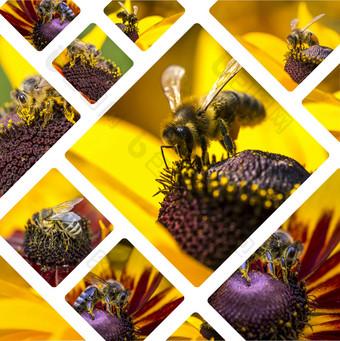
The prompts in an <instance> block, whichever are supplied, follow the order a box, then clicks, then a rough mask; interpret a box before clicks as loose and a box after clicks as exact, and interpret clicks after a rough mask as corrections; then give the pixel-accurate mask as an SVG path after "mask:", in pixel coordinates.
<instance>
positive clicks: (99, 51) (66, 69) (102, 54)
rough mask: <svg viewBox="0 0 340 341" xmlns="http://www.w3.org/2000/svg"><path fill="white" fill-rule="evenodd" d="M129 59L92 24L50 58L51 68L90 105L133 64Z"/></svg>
mask: <svg viewBox="0 0 340 341" xmlns="http://www.w3.org/2000/svg"><path fill="white" fill-rule="evenodd" d="M132 65H133V62H132V60H131V59H130V58H129V57H128V56H127V55H126V54H125V53H124V52H123V51H122V50H121V49H120V48H119V47H118V46H117V45H116V44H115V43H114V42H113V41H112V40H111V39H110V38H108V37H107V36H106V34H105V33H104V32H103V31H102V30H101V29H100V28H99V27H98V26H97V25H95V24H92V25H90V26H89V27H88V28H87V29H86V30H85V31H83V32H82V34H81V35H79V36H78V38H76V39H75V40H74V41H73V42H71V43H70V44H69V46H68V47H67V48H66V49H65V50H63V52H62V53H61V54H59V56H58V57H57V58H56V59H55V60H54V61H53V66H54V68H55V69H56V70H57V71H58V72H59V73H60V74H61V75H62V76H63V77H64V78H65V79H66V80H67V81H68V82H69V83H71V85H72V86H73V87H74V88H75V89H76V90H77V91H79V93H80V94H81V95H82V96H84V97H85V99H86V100H87V101H88V102H90V103H91V104H94V103H96V102H97V101H98V100H99V99H101V98H102V97H103V96H104V95H105V94H106V92H107V91H108V90H110V89H111V87H112V86H113V85H114V84H116V82H117V81H118V80H119V79H120V78H121V77H122V76H123V75H124V74H125V73H126V72H127V71H128V70H129V69H130V68H131V67H132Z"/></svg>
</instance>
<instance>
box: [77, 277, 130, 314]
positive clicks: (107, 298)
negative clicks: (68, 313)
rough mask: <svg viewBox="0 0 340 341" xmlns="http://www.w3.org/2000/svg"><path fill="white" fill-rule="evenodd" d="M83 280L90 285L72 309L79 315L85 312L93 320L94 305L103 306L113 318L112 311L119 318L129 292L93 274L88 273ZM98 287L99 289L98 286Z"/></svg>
mask: <svg viewBox="0 0 340 341" xmlns="http://www.w3.org/2000/svg"><path fill="white" fill-rule="evenodd" d="M85 280H86V281H88V282H90V283H91V284H92V285H91V286H89V287H87V288H86V289H85V290H84V291H83V292H82V293H81V294H80V296H79V297H78V298H77V300H76V301H75V302H74V304H73V308H74V309H75V310H76V311H77V312H78V313H79V314H81V313H83V312H84V311H87V312H88V313H89V314H90V315H91V316H92V317H93V318H94V314H93V309H94V308H95V305H96V303H102V304H103V305H105V307H106V310H107V312H109V313H110V314H111V315H113V316H114V310H113V308H115V312H116V314H117V316H118V317H119V318H120V313H121V310H122V309H123V308H124V306H125V305H127V304H128V300H129V298H130V297H131V291H130V290H129V289H124V287H123V286H122V285H121V284H120V283H119V282H117V281H114V280H108V281H105V280H103V279H102V278H100V277H99V276H97V275H95V274H94V273H92V272H90V273H89V274H88V275H87V276H86V277H85ZM98 285H100V287H99V286H98Z"/></svg>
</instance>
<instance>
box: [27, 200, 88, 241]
mask: <svg viewBox="0 0 340 341" xmlns="http://www.w3.org/2000/svg"><path fill="white" fill-rule="evenodd" d="M82 200H83V198H77V199H72V200H69V201H65V202H63V203H61V204H60V205H57V206H55V207H51V208H50V207H48V208H44V209H42V210H41V211H40V212H38V213H35V214H33V216H32V221H33V224H34V225H35V226H36V227H38V228H40V229H41V230H42V231H43V232H44V233H45V234H47V235H48V236H50V237H52V239H53V233H54V232H57V231H58V232H62V233H63V234H64V235H65V237H66V239H67V240H69V238H73V239H76V238H78V237H79V236H80V235H81V234H82V226H81V224H80V220H81V217H80V216H79V215H78V214H76V213H74V212H71V210H72V209H73V207H74V206H75V205H77V204H79V203H80V202H81V201H82Z"/></svg>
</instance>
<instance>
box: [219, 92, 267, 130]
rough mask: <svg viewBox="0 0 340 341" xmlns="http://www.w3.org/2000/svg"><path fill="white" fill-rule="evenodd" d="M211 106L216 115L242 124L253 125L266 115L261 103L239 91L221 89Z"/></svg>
mask: <svg viewBox="0 0 340 341" xmlns="http://www.w3.org/2000/svg"><path fill="white" fill-rule="evenodd" d="M213 106H214V109H215V110H216V114H217V116H218V117H221V118H223V119H225V120H226V121H227V122H232V121H234V120H236V121H238V122H239V123H240V124H241V125H242V126H254V125H256V124H258V123H260V122H261V121H262V120H263V119H264V118H265V116H266V111H265V108H264V106H263V104H262V103H261V102H260V101H259V100H258V99H256V98H255V97H254V96H252V95H249V94H246V93H245V92H241V91H222V92H221V93H220V94H219V95H218V96H217V97H216V99H215V100H214V102H213Z"/></svg>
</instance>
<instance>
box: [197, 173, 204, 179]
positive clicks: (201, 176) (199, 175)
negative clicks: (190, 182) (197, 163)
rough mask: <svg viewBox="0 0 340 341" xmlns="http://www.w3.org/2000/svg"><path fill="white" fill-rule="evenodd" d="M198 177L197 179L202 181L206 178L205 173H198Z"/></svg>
mask: <svg viewBox="0 0 340 341" xmlns="http://www.w3.org/2000/svg"><path fill="white" fill-rule="evenodd" d="M196 179H197V180H198V181H202V180H203V179H204V177H203V174H198V175H197V177H196Z"/></svg>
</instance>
